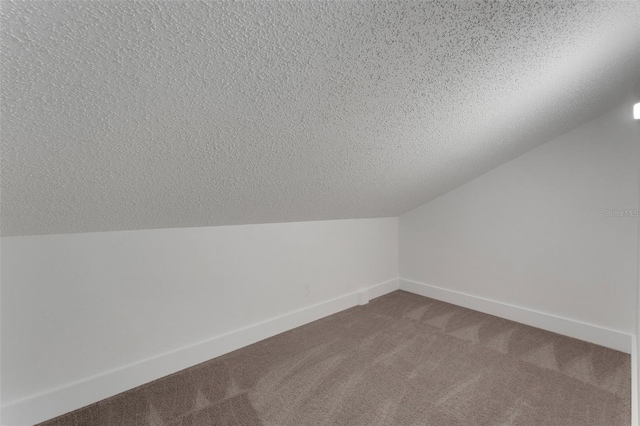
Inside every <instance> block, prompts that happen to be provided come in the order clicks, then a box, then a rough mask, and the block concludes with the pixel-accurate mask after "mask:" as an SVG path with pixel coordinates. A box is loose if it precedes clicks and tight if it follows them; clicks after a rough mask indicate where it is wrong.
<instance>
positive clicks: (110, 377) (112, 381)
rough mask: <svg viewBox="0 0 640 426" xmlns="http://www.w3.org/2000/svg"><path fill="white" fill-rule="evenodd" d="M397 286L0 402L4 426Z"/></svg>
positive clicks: (37, 418)
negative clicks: (7, 401) (28, 395)
mask: <svg viewBox="0 0 640 426" xmlns="http://www.w3.org/2000/svg"><path fill="white" fill-rule="evenodd" d="M398 289H399V283H398V279H393V280H389V281H385V282H383V283H380V284H376V285H374V286H370V287H366V288H365V289H363V290H360V291H357V292H353V293H349V294H346V295H344V296H340V297H337V298H335V299H331V300H327V301H325V302H321V303H318V304H316V305H313V306H308V307H305V308H302V309H298V310H296V311H293V312H289V313H286V314H284V315H280V316H278V317H274V318H270V319H268V320H265V321H262V322H260V323H257V324H252V325H250V326H248V327H244V328H242V329H239V330H234V331H231V332H229V333H226V334H223V335H220V336H216V337H213V338H211V339H207V340H204V341H201V342H198V343H194V344H192V345H189V346H186V347H182V348H179V349H176V350H174V351H171V352H166V353H163V354H159V355H157V356H154V357H152V358H147V359H144V360H141V361H138V362H135V363H132V364H129V365H125V366H123V367H120V368H117V369H114V370H111V371H106V372H104V373H101V374H99V375H96V376H92V377H88V378H86V379H83V380H80V381H77V382H74V383H71V384H69V385H66V386H63V387H59V388H56V389H52V390H49V391H47V392H43V393H40V394H37V395H33V396H30V397H28V398H25V399H22V400H19V401H16V402H12V403H10V404H6V405H4V406H2V411H1V419H2V425H3V426H18V425H32V424H34V423H38V422H42V421H45V420H48V419H51V418H53V417H56V416H59V415H61V414H64V413H67V412H69V411H73V410H76V409H78V408H81V407H84V406H86V405H89V404H92V403H94V402H97V401H100V400H102V399H105V398H108V397H110V396H113V395H116V394H118V393H120V392H124V391H126V390H128V389H132V388H134V387H136V386H140V385H143V384H145V383H148V382H150V381H152V380H156V379H158V378H160V377H163V376H166V375H168V374H172V373H175V372H177V371H180V370H183V369H185V368H188V367H191V366H193V365H196V364H199V363H201V362H204V361H207V360H209V359H212V358H215V357H218V356H220V355H224V354H225V353H228V352H231V351H234V350H236V349H240V348H242V347H244V346H247V345H250V344H252V343H256V342H258V341H260V340H263V339H266V338H268V337H271V336H275V335H276V334H280V333H283V332H285V331H287V330H291V329H293V328H296V327H300V326H301V325H304V324H307V323H310V322H312V321H316V320H318V319H321V318H324V317H326V316H329V315H332V314H335V313H337V312H340V311H343V310H345V309H348V308H351V307H354V306H356V305H361V304H366V303H368V302H369V300H371V299H373V298H376V297H379V296H382V295H384V294H387V293H390V292H392V291H394V290H398Z"/></svg>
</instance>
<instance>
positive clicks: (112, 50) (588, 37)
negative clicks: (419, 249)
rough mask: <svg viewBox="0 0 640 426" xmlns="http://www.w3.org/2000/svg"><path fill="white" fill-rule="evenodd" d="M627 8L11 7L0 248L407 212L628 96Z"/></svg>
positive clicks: (5, 25) (636, 68) (6, 11)
mask: <svg viewBox="0 0 640 426" xmlns="http://www.w3.org/2000/svg"><path fill="white" fill-rule="evenodd" d="M639 5H640V3H639V2H637V1H633V2H602V1H599V2H577V3H575V2H569V1H556V2H544V3H538V2H530V1H518V2H408V1H403V2H389V1H381V2H373V1H367V2H361V3H357V2H320V1H316V2H286V3H285V2H243V3H235V2H234V3H231V2H224V3H223V2H204V3H200V2H158V1H154V2H116V1H102V2H101V1H94V2H90V1H80V2H69V1H63V2H55V1H47V2H44V1H37V2H23V1H20V2H11V1H6V0H3V1H2V11H1V13H2V87H1V89H0V90H1V95H2V110H1V120H2V121H1V125H2V130H1V131H2V133H1V138H2V151H1V153H2V162H1V166H2V175H1V191H2V193H1V202H2V206H1V207H2V212H1V228H2V232H3V234H4V235H28V234H49V233H72V232H85V231H106V230H122V229H144V228H164V227H183V226H206V225H223V224H242V223H260V222H284V221H301V220H316V219H336V218H356V217H379V216H396V215H399V214H402V213H404V212H406V211H408V210H410V209H412V208H414V207H416V206H418V205H420V204H422V203H424V202H426V201H429V200H430V199H432V198H434V197H436V196H438V195H440V194H442V193H444V192H446V191H448V190H450V189H452V188H454V187H456V186H458V185H460V184H462V183H464V182H466V181H468V180H470V179H472V178H474V177H476V176H478V175H479V174H481V173H483V172H486V171H487V170H489V169H491V168H493V167H495V166H497V165H499V164H501V163H503V162H505V161H507V160H509V159H511V158H513V157H515V156H517V155H519V154H521V153H524V152H526V151H528V150H530V149H532V148H533V147H535V146H537V145H539V144H541V143H543V142H545V141H547V140H549V139H550V138H552V137H553V136H556V135H558V134H560V133H562V132H564V131H567V130H569V129H571V128H573V127H575V126H577V125H578V124H580V123H582V122H584V121H586V120H588V119H590V118H593V117H595V116H596V115H599V114H601V113H603V112H605V111H607V110H608V109H610V108H612V107H613V106H615V105H616V104H617V103H619V102H620V101H621V99H623V98H624V97H625V96H626V95H627V94H628V93H629V91H631V90H635V87H636V83H637V82H638V81H640V33H639V28H640V27H639V19H640V18H639V13H640V12H639V11H638V9H639Z"/></svg>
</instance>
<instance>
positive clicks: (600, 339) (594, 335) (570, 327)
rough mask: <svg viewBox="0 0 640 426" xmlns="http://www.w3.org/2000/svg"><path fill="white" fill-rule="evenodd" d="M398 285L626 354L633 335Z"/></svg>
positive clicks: (426, 287) (501, 304) (420, 285)
mask: <svg viewBox="0 0 640 426" xmlns="http://www.w3.org/2000/svg"><path fill="white" fill-rule="evenodd" d="M400 289H401V290H404V291H407V292H410V293H415V294H419V295H421V296H425V297H430V298H432V299H437V300H441V301H443V302H448V303H452V304H454V305H458V306H462V307H465V308H469V309H473V310H476V311H479V312H484V313H486V314H490V315H495V316H497V317H501V318H506V319H509V320H512V321H516V322H519V323H522V324H526V325H530V326H533V327H537V328H541V329H543V330H548V331H552V332H554V333H558V334H563V335H565V336H569V337H573V338H575V339H580V340H584V341H587V342H591V343H595V344H597V345H600V346H605V347H608V348H611V349H615V350H618V351H621V352H625V353H628V354H630V353H632V352H631V351H632V342H631V340H632V336H631V335H630V334H627V333H623V332H620V331H617V330H611V329H608V328H604V327H600V326H597V325H594V324H588V323H585V322H581V321H576V320H572V319H568V318H563V317H559V316H557V315H552V314H548V313H544V312H540V311H536V310H533V309H528V308H523V307H521V306H515V305H511V304H508V303H504V302H498V301H495V300H491V299H486V298H483V297H478V296H473V295H471V294H467V293H462V292H458V291H454V290H448V289H445V288H441V287H436V286H433V285H429V284H425V283H421V282H417V281H411V280H407V279H403V278H400Z"/></svg>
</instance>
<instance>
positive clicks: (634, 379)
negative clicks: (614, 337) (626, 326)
mask: <svg viewBox="0 0 640 426" xmlns="http://www.w3.org/2000/svg"><path fill="white" fill-rule="evenodd" d="M638 396H639V394H638V338H637V336H636V335H632V336H631V426H638V425H639V424H640V418H639V416H640V413H638V409H640V407H638Z"/></svg>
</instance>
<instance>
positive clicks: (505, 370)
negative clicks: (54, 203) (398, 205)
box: [43, 291, 631, 426]
mask: <svg viewBox="0 0 640 426" xmlns="http://www.w3.org/2000/svg"><path fill="white" fill-rule="evenodd" d="M630 401H631V373H630V359H629V355H627V354H623V353H620V352H616V351H613V350H610V349H606V348H603V347H600V346H596V345H592V344H589V343H585V342H582V341H579V340H575V339H571V338H568V337H564V336H560V335H557V334H554V333H549V332H546V331H542V330H539V329H536V328H532V327H528V326H524V325H521V324H518V323H514V322H511V321H507V320H503V319H500V318H497V317H493V316H490V315H485V314H481V313H478V312H475V311H471V310H468V309H464V308H460V307H457V306H454V305H450V304H447V303H443V302H438V301H435V300H432V299H428V298H424V297H421V296H416V295H413V294H410V293H406V292H403V291H396V292H393V293H391V294H388V295H386V296H383V297H381V298H378V299H376V300H373V301H371V302H370V303H369V304H368V305H365V306H358V307H355V308H352V309H349V310H346V311H344V312H341V313H338V314H336V315H332V316H330V317H327V318H324V319H322V320H319V321H316V322H314V323H311V324H308V325H305V326H303V327H300V328H297V329H295V330H292V331H289V332H286V333H283V334H280V335H278V336H275V337H272V338H270V339H267V340H264V341H262V342H259V343H256V344H254V345H251V346H248V347H246V348H243V349H240V350H237V351H235V352H232V353H229V354H227V355H224V356H222V357H219V358H216V359H213V360H211V361H208V362H205V363H203V364H200V365H197V366H195V367H192V368H189V369H187V370H183V371H181V372H179V373H176V374H173V375H171V376H167V377H164V378H162V379H159V380H156V381H154V382H152V383H149V384H147V385H144V386H141V387H139V388H136V389H132V390H130V391H127V392H124V393H122V394H120V395H117V396H115V397H113V398H109V399H106V400H104V401H101V402H98V403H96V404H93V405H90V406H88V407H85V408H83V409H80V410H78V411H75V412H73V413H69V414H67V415H65V416H62V417H59V418H57V419H54V420H51V421H49V422H46V423H43V424H45V425H47V426H53V425H56V426H62V425H65V426H66V425H91V426H104V425H111V426H115V425H118V426H119V425H149V426H160V425H171V426H178V425H182V426H187V425H189V426H199V425H314V426H315V425H434V426H453V425H465V426H468V425H491V426H494V425H545V426H549V425H558V426H588V425H594V426H607V425H616V426H618V425H624V426H627V425H629V424H630V415H631V414H630V413H631V402H630Z"/></svg>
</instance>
